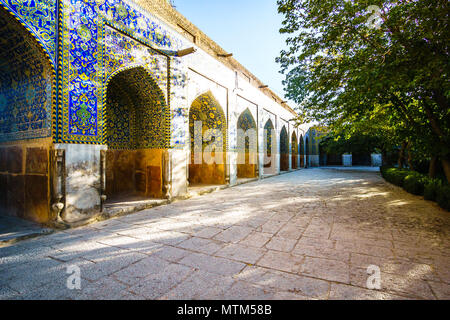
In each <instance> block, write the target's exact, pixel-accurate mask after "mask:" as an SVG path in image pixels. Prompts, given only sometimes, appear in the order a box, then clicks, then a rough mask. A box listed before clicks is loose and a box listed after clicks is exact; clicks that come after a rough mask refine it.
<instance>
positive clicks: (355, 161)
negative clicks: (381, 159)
mask: <svg viewBox="0 0 450 320" xmlns="http://www.w3.org/2000/svg"><path fill="white" fill-rule="evenodd" d="M371 162H372V161H371V155H370V154H369V153H352V165H353V166H370V165H371Z"/></svg>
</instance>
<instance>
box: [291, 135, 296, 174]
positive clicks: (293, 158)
mask: <svg viewBox="0 0 450 320" xmlns="http://www.w3.org/2000/svg"><path fill="white" fill-rule="evenodd" d="M297 163H298V144H297V134H296V133H295V131H293V132H292V137H291V167H292V169H297V167H298V164H297Z"/></svg>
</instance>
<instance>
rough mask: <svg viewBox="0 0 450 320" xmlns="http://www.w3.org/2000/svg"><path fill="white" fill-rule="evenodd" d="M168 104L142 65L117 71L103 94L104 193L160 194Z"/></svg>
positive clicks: (127, 194) (122, 195)
mask: <svg viewBox="0 0 450 320" xmlns="http://www.w3.org/2000/svg"><path fill="white" fill-rule="evenodd" d="M167 111H168V110H167V106H166V102H165V98H164V95H163V93H162V91H161V89H160V88H159V87H158V86H157V84H156V83H155V81H154V80H153V79H152V77H151V76H150V75H149V74H148V72H147V71H146V70H145V69H144V68H143V67H136V68H132V69H128V70H125V71H122V72H120V73H118V74H117V75H115V76H114V77H113V78H112V79H111V80H110V81H109V84H108V87H107V94H106V116H107V118H106V119H107V120H106V132H107V144H108V151H107V156H106V194H107V196H108V198H113V199H114V198H117V197H124V196H130V195H139V196H144V197H153V198H160V197H162V196H163V193H164V192H163V176H162V167H163V153H164V150H165V149H166V148H167V146H168V138H167V134H166V131H167V126H168V123H167V117H166V112H167Z"/></svg>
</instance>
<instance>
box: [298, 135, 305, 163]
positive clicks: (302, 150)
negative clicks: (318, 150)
mask: <svg viewBox="0 0 450 320" xmlns="http://www.w3.org/2000/svg"><path fill="white" fill-rule="evenodd" d="M299 149H300V150H299V153H300V168H304V167H305V143H304V142H303V136H300V147H299Z"/></svg>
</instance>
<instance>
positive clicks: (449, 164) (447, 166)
mask: <svg viewBox="0 0 450 320" xmlns="http://www.w3.org/2000/svg"><path fill="white" fill-rule="evenodd" d="M441 162H442V167H443V168H444V173H445V177H446V178H447V182H449V183H450V160H449V159H448V158H442V159H441Z"/></svg>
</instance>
